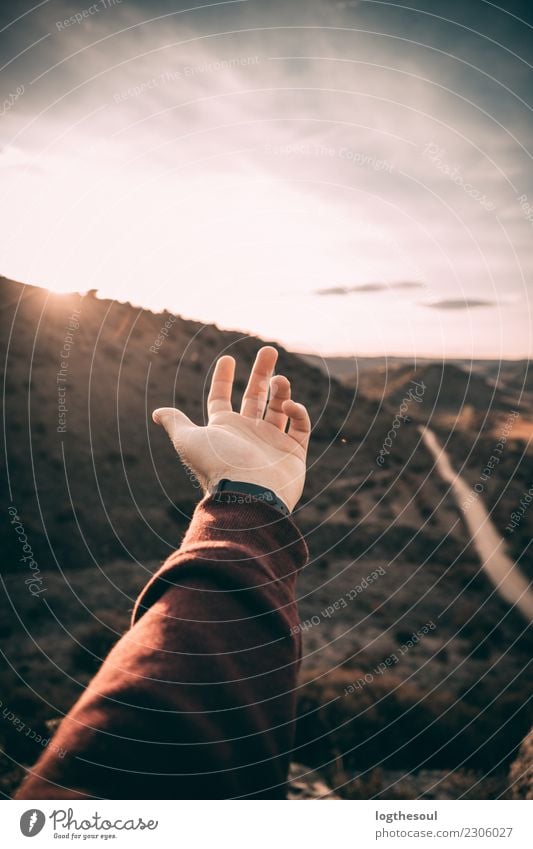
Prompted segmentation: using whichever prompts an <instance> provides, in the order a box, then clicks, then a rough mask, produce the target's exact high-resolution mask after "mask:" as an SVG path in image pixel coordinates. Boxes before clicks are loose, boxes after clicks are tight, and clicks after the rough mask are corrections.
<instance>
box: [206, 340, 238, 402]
mask: <svg viewBox="0 0 533 849" xmlns="http://www.w3.org/2000/svg"><path fill="white" fill-rule="evenodd" d="M234 376H235V360H234V359H233V357H229V356H227V355H226V356H224V357H220V359H219V360H218V362H217V364H216V366H215V369H214V371H213V377H212V379H211V387H210V389H209V395H208V398H207V415H208V417H209V418H211V416H214V414H215V413H231V390H232V389H233V378H234Z"/></svg>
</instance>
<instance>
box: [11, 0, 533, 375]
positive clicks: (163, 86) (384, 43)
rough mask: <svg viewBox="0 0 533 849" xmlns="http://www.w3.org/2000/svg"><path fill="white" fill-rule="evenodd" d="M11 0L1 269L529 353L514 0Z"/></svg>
mask: <svg viewBox="0 0 533 849" xmlns="http://www.w3.org/2000/svg"><path fill="white" fill-rule="evenodd" d="M13 5H15V4H12V5H11V9H10V10H8V9H6V8H4V9H2V10H0V44H1V45H2V47H3V51H4V54H5V57H6V61H5V62H4V63H3V66H2V73H3V80H4V91H5V95H6V99H5V100H4V101H3V107H2V109H3V111H2V120H3V124H4V128H5V131H6V132H5V141H4V144H3V146H2V148H1V149H0V173H1V175H2V183H3V194H2V199H3V204H2V207H1V209H0V224H1V226H2V230H3V232H4V234H5V235H6V238H5V239H4V241H3V244H2V246H1V247H0V267H1V268H2V270H3V272H4V273H5V274H6V276H7V277H9V278H15V279H19V280H23V281H31V282H32V283H33V282H35V283H36V284H37V285H40V286H42V287H44V288H49V289H50V290H52V291H55V292H66V291H69V290H71V291H73V290H78V289H79V290H81V291H84V290H88V289H92V288H94V289H97V290H98V291H99V293H100V295H101V296H102V297H111V298H113V299H116V300H118V301H124V302H125V301H129V302H131V303H133V304H137V305H139V306H141V307H143V308H149V309H152V310H161V309H168V310H170V311H171V312H175V313H177V314H180V315H183V316H184V317H185V316H187V317H190V318H191V319H193V320H196V321H204V322H206V323H216V324H220V325H222V326H224V327H235V328H240V329H241V330H242V331H243V332H249V333H253V334H255V335H259V336H261V337H264V338H271V339H274V340H275V339H277V340H278V341H279V342H280V343H281V344H284V345H286V346H287V347H290V348H292V349H295V350H307V351H310V352H314V353H318V354H323V355H327V356H335V355H339V354H340V355H348V356H350V355H352V354H353V353H354V352H356V351H357V352H358V354H359V355H362V356H403V357H406V356H407V357H424V358H429V359H453V358H459V359H529V358H530V357H531V356H532V354H533V344H532V338H533V334H532V327H533V321H532V315H531V313H532V311H531V295H532V286H533V282H532V281H533V255H532V252H531V227H532V224H533V175H532V173H531V153H530V149H531V141H532V139H533V132H532V129H533V121H532V118H531V107H530V106H529V105H528V104H529V100H530V90H529V77H528V73H529V69H530V68H531V67H532V64H533V57H532V51H531V42H530V38H529V35H530V31H531V29H532V28H533V25H532V23H530V21H531V22H533V9H532V8H531V7H529V6H528V4H526V3H520V2H518V0H517V2H513V3H510V4H508V6H509V8H507V9H498V8H497V7H494V6H493V5H492V4H489V3H486V2H484V0H479V2H478V3H476V5H475V6H474V5H472V6H470V5H469V6H468V8H463V5H464V4H461V3H460V2H451V3H441V4H433V5H432V11H431V13H430V12H427V11H425V10H424V9H423V8H416V7H404V6H402V5H401V4H397V3H394V2H392V3H387V4H384V3H378V2H334V0H312V2H310V3H308V4H306V5H305V7H304V8H294V7H293V6H292V5H291V4H284V3H282V2H280V0H275V2H272V3H270V4H268V6H265V4H261V3H259V2H258V0H225V2H222V3H219V4H216V5H215V6H212V5H207V6H196V7H193V8H190V7H187V6H186V4H183V3H176V2H173V3H170V0H156V2H153V3H147V2H142V0H122V2H120V3H119V2H118V0H117V1H116V2H115V3H113V4H107V5H106V4H104V6H102V8H100V7H99V6H98V4H94V8H97V10H98V11H97V13H96V12H95V13H94V14H92V13H91V14H88V15H87V16H86V17H83V15H82V16H81V19H80V20H77V19H76V16H75V13H78V12H79V10H77V9H73V8H72V4H70V3H68V2H66V0H60V2H55V3H50V2H49V0H46V2H44V3H42V4H39V6H38V7H36V8H35V9H34V10H32V12H31V14H29V13H28V14H27V13H26V12H25V13H24V14H22V15H20V16H19V17H17V16H16V15H15V13H14V11H13ZM21 8H22V7H21ZM91 8H93V7H91ZM73 13H74V14H73ZM439 13H440V14H439ZM69 15H70V16H72V18H71V19H69V17H68V16H69ZM65 21H67V24H65ZM69 21H70V22H69ZM528 60H529V61H528Z"/></svg>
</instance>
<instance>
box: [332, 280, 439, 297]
mask: <svg viewBox="0 0 533 849" xmlns="http://www.w3.org/2000/svg"><path fill="white" fill-rule="evenodd" d="M423 287H424V284H423V283H416V282H415V281H410V280H400V281H398V282H397V283H361V284H360V285H359V286H329V287H327V288H325V289H316V290H315V295H356V294H358V293H359V292H388V291H389V290H390V289H421V288H423Z"/></svg>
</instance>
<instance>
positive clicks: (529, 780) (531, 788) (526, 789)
mask: <svg viewBox="0 0 533 849" xmlns="http://www.w3.org/2000/svg"><path fill="white" fill-rule="evenodd" d="M509 785H510V789H511V797H512V798H513V799H533V728H532V729H531V731H530V732H529V734H528V735H527V737H525V738H524V741H523V743H522V745H521V746H520V749H519V750H518V755H517V757H516V760H515V761H514V762H513V763H512V764H511V769H510V770H509Z"/></svg>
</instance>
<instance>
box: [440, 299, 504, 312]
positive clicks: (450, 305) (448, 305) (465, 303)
mask: <svg viewBox="0 0 533 849" xmlns="http://www.w3.org/2000/svg"><path fill="white" fill-rule="evenodd" d="M424 306H425V307H431V308H432V309H434V310H468V309H470V308H471V307H495V306H497V301H482V300H478V299H477V298H464V299H463V300H459V299H457V300H454V299H453V298H449V299H447V298H445V299H443V300H442V301H433V303H431V304H424Z"/></svg>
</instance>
